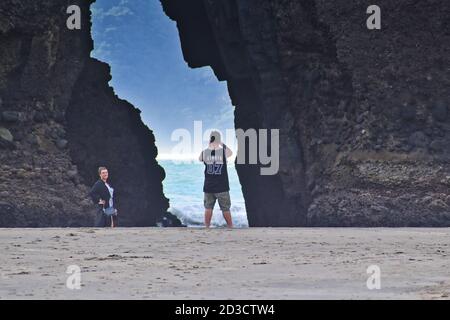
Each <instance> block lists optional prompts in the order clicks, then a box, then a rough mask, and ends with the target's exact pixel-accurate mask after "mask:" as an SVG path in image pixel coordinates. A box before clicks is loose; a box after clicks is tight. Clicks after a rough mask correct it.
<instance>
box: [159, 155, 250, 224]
mask: <svg viewBox="0 0 450 320" xmlns="http://www.w3.org/2000/svg"><path fill="white" fill-rule="evenodd" d="M158 162H159V164H160V165H161V166H162V167H163V168H164V170H165V171H166V179H164V181H163V185H164V194H165V196H166V197H167V198H169V200H170V208H169V211H170V212H171V213H173V214H175V215H176V216H177V217H178V218H179V219H180V220H181V222H183V224H185V225H187V226H189V227H200V226H204V214H205V209H204V207H203V181H204V173H203V171H204V168H205V166H204V164H203V163H201V162H199V161H180V160H176V161H175V160H159V161H158ZM227 168H228V170H227V171H228V178H229V182H230V197H231V216H232V219H233V225H234V227H237V228H246V227H248V221H247V213H246V211H245V202H244V197H243V196H242V190H241V185H240V183H239V179H238V176H237V172H236V169H235V167H234V163H230V164H228V167H227ZM211 226H213V227H223V226H226V222H225V219H224V218H223V216H222V212H221V211H220V208H219V204H218V203H217V202H216V205H215V206H214V211H213V217H212V221H211Z"/></svg>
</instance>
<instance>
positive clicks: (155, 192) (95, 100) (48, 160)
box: [0, 0, 168, 227]
mask: <svg viewBox="0 0 450 320" xmlns="http://www.w3.org/2000/svg"><path fill="white" fill-rule="evenodd" d="M92 2H93V1H84V0H74V1H71V3H70V4H76V5H78V6H79V7H80V8H81V9H82V28H81V30H73V31H71V30H69V29H68V28H67V27H66V19H67V17H68V15H67V14H66V9H67V6H68V4H67V1H62V0H43V1H27V0H23V1H13V0H2V1H1V3H0V227H16V226H17V227H18V226H21V227H46V226H55V227H56V226H90V225H92V224H93V215H94V211H93V208H92V204H91V202H90V200H88V199H87V197H86V195H87V192H88V190H89V186H90V185H91V184H93V182H94V181H95V180H96V179H97V173H96V171H97V167H98V166H99V165H105V166H107V167H108V168H109V169H110V173H111V178H112V182H113V183H114V184H115V187H116V191H117V192H118V198H119V201H120V202H119V210H120V215H121V225H122V226H150V225H155V224H156V221H157V220H158V219H160V218H161V217H162V216H163V214H164V212H165V211H166V209H167V208H168V200H167V199H166V198H165V197H164V195H163V192H162V183H161V181H162V180H163V179H164V171H163V169H162V168H161V167H160V166H159V165H158V164H157V162H156V160H155V157H156V154H157V150H156V147H155V144H154V136H153V133H152V132H151V131H150V130H149V129H148V128H147V127H146V126H145V125H144V124H143V123H142V121H141V119H140V116H139V110H137V109H136V108H134V107H133V106H131V105H130V104H129V103H127V102H126V101H123V100H120V99H119V98H117V96H116V95H115V94H114V92H113V89H112V88H110V87H109V86H108V81H109V80H110V70H109V68H108V66H107V65H106V64H104V63H102V62H99V61H97V60H95V59H92V58H90V52H91V50H92V48H93V43H92V39H91V35H90V11H89V6H90V4H91V3H92Z"/></svg>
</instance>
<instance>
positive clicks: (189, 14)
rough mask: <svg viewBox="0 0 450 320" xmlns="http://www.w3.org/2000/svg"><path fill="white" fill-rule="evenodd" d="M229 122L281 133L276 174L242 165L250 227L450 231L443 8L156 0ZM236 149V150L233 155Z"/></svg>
mask: <svg viewBox="0 0 450 320" xmlns="http://www.w3.org/2000/svg"><path fill="white" fill-rule="evenodd" d="M161 2H162V4H163V7H164V10H165V12H166V13H167V15H168V16H169V17H170V18H171V19H173V20H175V21H176V22H177V26H178V29H179V33H180V40H181V46H182V49H183V53H184V56H185V59H186V61H187V63H188V64H189V66H191V67H201V66H208V65H209V66H211V67H212V68H213V69H214V71H215V73H216V75H217V77H218V79H219V80H226V81H227V82H228V87H229V92H230V96H231V98H232V101H233V104H234V105H235V106H236V111H235V126H236V128H242V129H247V128H256V129H260V128H268V129H270V128H274V129H280V171H279V173H278V174H277V175H275V176H270V177H268V176H261V175H260V174H259V168H258V167H257V166H249V165H237V169H238V174H239V178H240V181H241V184H242V189H243V193H244V197H245V200H246V206H247V213H248V218H249V223H250V225H251V226H305V225H310V226H450V194H449V187H450V166H449V157H450V149H449V146H450V69H449V68H450V23H449V19H448V17H449V16H450V3H449V2H446V1H439V0H428V1H413V0H399V1H388V0H380V1H377V3H376V4H377V5H379V6H380V7H381V10H382V30H375V31H369V30H368V29H367V28H366V19H367V17H368V15H367V14H366V9H367V7H368V6H369V5H372V4H373V3H372V1H365V0H360V1H345V0H337V1H327V0H297V1H292V0H260V1H252V0H238V1H236V0H214V1H213V0H193V1H181V0H161ZM242 148H243V146H240V149H241V150H242Z"/></svg>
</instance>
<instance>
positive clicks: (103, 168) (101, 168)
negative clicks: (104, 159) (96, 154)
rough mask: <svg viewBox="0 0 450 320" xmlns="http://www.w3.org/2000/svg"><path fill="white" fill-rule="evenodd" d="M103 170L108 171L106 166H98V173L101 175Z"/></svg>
mask: <svg viewBox="0 0 450 320" xmlns="http://www.w3.org/2000/svg"><path fill="white" fill-rule="evenodd" d="M103 170H106V171H108V169H107V168H106V167H98V174H99V175H100V174H101V173H102V171H103Z"/></svg>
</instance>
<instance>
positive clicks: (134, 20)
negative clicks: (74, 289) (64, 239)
mask: <svg viewBox="0 0 450 320" xmlns="http://www.w3.org/2000/svg"><path fill="white" fill-rule="evenodd" d="M91 11H92V32H91V34H92V38H93V41H94V50H93V51H92V53H91V56H92V57H93V58H95V59H98V60H100V61H103V62H105V63H108V64H109V65H110V67H111V76H112V79H111V81H110V82H109V84H110V86H111V87H112V88H113V89H114V92H115V94H117V96H118V97H120V98H121V99H125V100H127V101H128V102H130V103H131V104H133V105H134V106H135V107H136V108H139V109H140V111H141V114H140V116H141V118H142V120H143V122H144V124H145V125H147V126H148V127H149V128H150V129H151V130H152V131H153V134H154V135H155V143H156V146H157V148H158V156H157V161H158V163H159V165H160V166H162V167H163V168H164V170H165V179H164V181H163V186H164V194H165V196H166V197H167V198H168V199H169V201H170V208H169V211H170V212H172V213H173V214H175V215H176V216H177V217H178V218H180V220H181V221H182V222H183V223H184V224H186V225H188V226H200V225H203V214H204V208H203V191H202V187H203V179H204V175H203V170H204V166H203V164H202V163H201V162H199V161H198V159H197V158H198V155H199V153H200V151H201V150H202V149H203V148H206V147H207V139H208V136H209V133H210V131H211V130H212V129H217V130H219V131H220V132H221V133H222V136H223V140H224V142H225V144H226V145H227V146H229V147H230V148H231V149H232V150H233V153H234V156H235V155H236V154H237V142H236V138H235V134H234V127H235V125H234V107H233V106H232V103H231V101H230V97H229V93H228V88H227V85H226V83H225V82H219V81H218V80H217V78H216V75H215V74H214V72H213V70H212V69H211V68H210V67H203V68H195V69H193V68H190V67H189V66H188V65H187V64H186V62H185V61H184V58H183V52H182V48H181V46H180V39H179V34H178V30H177V27H176V23H175V22H173V21H171V20H170V19H169V18H168V17H167V16H166V14H165V13H164V11H163V8H162V6H161V3H160V2H159V1H146V0H135V1H127V0H114V1H110V0H97V1H96V2H95V3H94V4H93V5H92V6H91ZM191 67H192V65H191ZM113 174H114V173H113ZM228 174H229V182H230V195H231V203H232V206H231V214H232V217H233V224H234V225H235V226H236V227H248V220H247V214H246V207H245V201H244V197H243V195H242V190H241V184H240V182H239V178H238V175H237V172H236V169H235V165H234V159H233V158H231V159H230V160H229V162H228ZM212 225H213V226H223V225H225V220H224V218H223V217H222V214H221V213H220V209H219V206H218V204H217V203H216V206H215V209H214V215H213V220H212Z"/></svg>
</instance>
